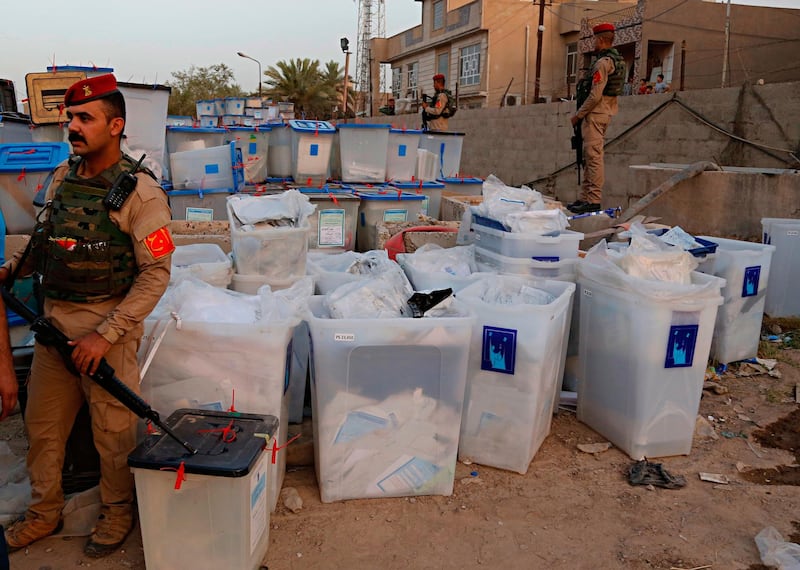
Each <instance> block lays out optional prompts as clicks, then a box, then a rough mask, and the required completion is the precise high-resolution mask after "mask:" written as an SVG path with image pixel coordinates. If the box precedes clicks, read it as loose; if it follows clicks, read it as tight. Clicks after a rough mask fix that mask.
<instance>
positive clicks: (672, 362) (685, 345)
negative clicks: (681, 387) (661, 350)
mask: <svg viewBox="0 0 800 570" xmlns="http://www.w3.org/2000/svg"><path fill="white" fill-rule="evenodd" d="M698 328H699V327H698V325H673V326H671V327H670V328H669V339H668V340H667V358H666V361H665V362H664V368H689V367H691V366H692V362H693V361H694V348H695V345H696V344H697V330H698Z"/></svg>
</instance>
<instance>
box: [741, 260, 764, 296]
mask: <svg viewBox="0 0 800 570" xmlns="http://www.w3.org/2000/svg"><path fill="white" fill-rule="evenodd" d="M760 279H761V266H760V265H755V266H753V267H746V268H745V270H744V280H743V281H742V297H755V296H756V295H757V294H758V282H759V281H760Z"/></svg>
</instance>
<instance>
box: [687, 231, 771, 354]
mask: <svg viewBox="0 0 800 570" xmlns="http://www.w3.org/2000/svg"><path fill="white" fill-rule="evenodd" d="M698 237H700V238H702V239H705V240H708V241H713V242H714V243H716V244H717V251H716V255H715V258H714V264H713V267H712V268H711V270H710V271H709V273H711V274H712V275H716V276H717V277H721V278H723V279H725V287H723V288H722V297H723V298H724V299H725V302H724V303H723V304H722V306H721V307H720V308H719V311H718V312H717V324H716V327H715V329H714V339H713V341H712V342H711V356H712V358H714V359H715V360H717V361H718V362H723V363H728V362H736V361H738V360H744V359H746V358H755V357H756V356H758V342H759V340H761V321H762V319H763V317H764V303H765V302H766V297H767V291H769V288H768V287H767V285H768V284H769V285H771V279H770V271H771V267H770V266H771V261H772V255H773V252H774V251H775V246H772V245H764V244H760V243H751V242H747V241H738V240H732V239H723V238H718V237H708V236H698Z"/></svg>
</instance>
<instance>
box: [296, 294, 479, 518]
mask: <svg viewBox="0 0 800 570" xmlns="http://www.w3.org/2000/svg"><path fill="white" fill-rule="evenodd" d="M453 307H454V308H455V309H456V310H458V311H459V313H458V314H460V315H462V316H453V317H445V318H425V319H403V318H397V319H381V320H379V321H378V320H373V319H331V318H329V314H328V311H327V309H326V308H325V304H324V299H323V297H314V298H312V299H311V302H310V314H309V316H308V323H309V328H310V330H311V355H312V357H311V394H312V408H313V411H312V413H313V417H314V455H315V460H316V461H315V465H316V470H317V480H318V482H319V489H320V496H321V499H322V501H323V502H324V503H329V502H332V501H341V500H346V499H363V498H373V497H405V496H413V495H450V494H452V492H453V479H454V475H455V465H456V454H457V449H458V430H459V426H460V424H461V410H462V405H463V400H464V389H465V382H466V374H467V360H468V355H469V341H470V337H471V334H472V327H473V324H474V322H475V319H474V317H472V316H471V315H469V313H467V312H466V310H465V309H464V307H463V306H462V305H460V304H459V303H458V301H454V304H453Z"/></svg>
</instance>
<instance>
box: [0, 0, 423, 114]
mask: <svg viewBox="0 0 800 570" xmlns="http://www.w3.org/2000/svg"><path fill="white" fill-rule="evenodd" d="M4 4H6V3H5V2H4ZM8 4H9V5H8V6H5V5H4V6H3V10H2V13H3V14H2V21H3V23H2V25H0V78H4V79H11V80H12V81H13V82H14V85H15V88H16V91H17V100H18V101H19V100H21V99H23V98H24V97H25V74H27V73H32V72H44V71H46V70H47V66H49V65H52V64H53V61H55V63H56V65H58V66H64V65H89V66H91V65H96V66H97V67H113V68H114V73H115V75H116V76H117V79H118V80H120V81H128V82H133V83H161V84H163V83H165V82H166V81H169V79H170V78H171V74H172V72H173V71H182V70H187V69H188V68H189V67H190V66H191V65H195V66H197V67H206V66H209V65H214V64H218V63H224V64H226V65H227V66H228V67H230V68H231V69H232V70H233V72H234V77H235V80H236V82H237V83H238V84H239V85H240V86H241V87H242V88H243V89H244V90H245V91H256V90H257V89H258V77H259V76H258V64H257V63H256V62H254V61H251V60H249V59H244V58H241V57H239V56H237V55H236V53H237V52H240V51H241V52H243V53H245V54H247V55H249V56H251V57H253V58H255V59H257V60H260V62H261V67H262V70H263V71H266V70H267V68H268V67H269V66H270V65H274V64H275V63H277V62H278V61H280V60H287V59H293V58H297V57H300V58H303V57H308V58H312V59H319V60H320V61H322V62H326V61H329V60H336V61H339V62H340V63H341V66H342V67H344V59H345V57H344V54H343V53H342V50H341V48H340V47H339V38H341V37H347V38H349V39H350V51H351V52H353V55H351V56H350V66H351V71H350V74H351V75H354V72H353V68H354V67H355V59H356V54H355V52H356V37H357V31H358V4H357V2H355V0H281V1H277V0H253V1H251V2H237V1H235V0H221V1H220V0H192V1H191V2H190V1H187V0H136V1H134V2H130V1H129V2H122V1H120V0H72V1H70V2H64V1H63V0H35V1H33V2H30V3H28V2H19V1H14V2H8ZM117 6H118V8H116V7H117ZM421 6H422V4H421V2H416V1H414V0H386V32H387V35H388V36H391V35H394V34H397V33H399V32H401V31H403V30H405V29H408V28H411V27H414V26H416V25H419V24H420V23H421V14H422V9H421Z"/></svg>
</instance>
